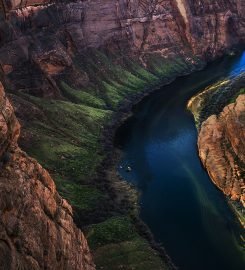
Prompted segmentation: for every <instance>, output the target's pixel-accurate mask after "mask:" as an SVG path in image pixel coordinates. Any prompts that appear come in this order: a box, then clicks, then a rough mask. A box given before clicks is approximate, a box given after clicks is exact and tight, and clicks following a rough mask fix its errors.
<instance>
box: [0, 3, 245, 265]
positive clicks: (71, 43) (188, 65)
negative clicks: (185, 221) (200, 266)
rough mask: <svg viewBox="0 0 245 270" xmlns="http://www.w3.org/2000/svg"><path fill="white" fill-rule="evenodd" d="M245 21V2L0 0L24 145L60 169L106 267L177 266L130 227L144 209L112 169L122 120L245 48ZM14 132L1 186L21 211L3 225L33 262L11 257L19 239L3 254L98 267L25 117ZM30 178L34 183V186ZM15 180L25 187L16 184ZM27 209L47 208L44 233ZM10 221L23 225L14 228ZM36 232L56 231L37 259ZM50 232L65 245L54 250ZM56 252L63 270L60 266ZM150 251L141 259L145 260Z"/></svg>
mask: <svg viewBox="0 0 245 270" xmlns="http://www.w3.org/2000/svg"><path fill="white" fill-rule="evenodd" d="M244 13H245V3H244V1H243V0H238V1H235V0H222V1H218V0H215V1H211V0H201V1H193V0H178V1H172V0H154V1H150V0H118V1H115V0H85V1H81V0H80V1H79V0H78V1H50V0H27V1H18V0H1V1H0V79H1V81H2V83H3V86H4V88H5V90H6V93H7V96H8V98H9V99H10V101H11V103H12V104H13V106H14V109H15V114H16V116H17V118H18V120H19V122H20V124H21V126H22V131H21V133H20V138H19V145H20V147H21V149H23V150H24V151H26V152H27V153H28V154H29V155H30V156H32V157H33V158H35V159H36V160H37V161H38V162H39V163H40V164H41V165H42V166H44V167H45V168H46V169H47V170H48V171H49V172H50V174H51V176H52V178H53V179H54V180H55V183H56V185H57V189H58V191H59V193H60V194H61V195H62V196H63V197H64V198H65V199H67V200H68V201H69V203H70V204H71V205H72V206H73V209H74V212H75V215H74V219H75V222H76V224H77V225H78V227H80V228H82V229H86V234H87V238H88V242H89V243H91V249H92V251H93V254H94V260H95V263H96V265H97V266H98V267H99V268H98V269H100V267H101V269H102V267H103V269H110V270H112V269H118V267H124V268H125V269H140V270H142V269H143V268H142V267H145V269H150V268H152V267H154V269H169V268H170V269H171V268H172V267H173V265H172V264H171V263H170V262H169V261H168V260H169V259H166V257H165V255H161V256H163V257H164V260H165V261H164V260H162V258H161V256H160V255H159V254H158V253H156V252H155V249H153V248H152V246H150V245H149V244H148V243H147V242H146V241H145V235H144V234H145V232H143V233H142V232H139V231H140V230H139V229H138V228H136V227H137V226H135V224H134V222H133V221H132V219H131V218H129V217H131V216H133V217H134V216H135V209H132V206H131V204H130V203H129V201H130V200H129V198H128V197H127V194H124V193H125V192H124V191H123V192H121V190H120V189H119V190H118V187H117V186H115V185H114V184H113V183H112V182H113V179H111V178H113V177H114V176H113V177H111V174H110V173H108V171H107V170H105V168H107V167H108V166H109V165H110V164H112V163H113V156H110V155H109V156H107V152H113V146H112V138H113V134H114V132H113V131H112V130H114V128H115V127H116V126H117V125H118V123H117V122H118V118H117V117H119V118H121V117H122V116H125V113H126V112H127V111H128V110H129V109H130V107H131V105H132V104H133V103H135V102H136V101H137V100H138V99H139V98H140V97H141V96H142V95H143V94H144V92H145V93H146V92H147V91H148V89H149V88H151V89H153V88H154V87H155V86H156V85H159V84H165V83H167V82H170V81H171V80H172V79H174V78H176V77H177V76H181V75H184V74H187V73H190V72H192V71H195V70H197V69H200V68H201V67H203V66H204V65H205V63H206V62H207V61H211V60H213V59H215V58H217V57H219V56H222V55H223V54H224V53H226V52H228V51H229V50H230V49H232V48H233V47H235V46H239V45H242V44H244V41H245V16H244V15H245V14H244ZM9 106H10V105H9ZM11 110H12V109H11ZM11 115H13V114H12V113H11ZM115 115H117V117H115ZM11 117H12V118H13V119H15V117H14V116H11ZM113 119H114V120H113ZM113 121H114V123H111V122H113ZM13 123H16V124H14V125H15V126H16V127H15V129H16V131H15V130H11V132H10V131H6V132H7V133H6V134H8V135H9V136H10V137H8V136H7V135H6V134H5V135H4V137H3V138H5V139H4V140H3V143H1V153H2V155H4V153H6V151H7V152H8V151H9V150H7V149H11V151H13V157H12V154H11V159H10V161H9V162H10V164H9V165H8V166H7V167H8V169H7V171H5V167H4V169H3V170H2V171H1V174H2V173H3V181H1V184H2V188H3V193H7V194H9V197H10V198H11V196H14V197H15V196H16V197H17V198H19V200H18V201H13V202H15V203H16V204H18V205H12V202H11V203H10V204H11V207H12V208H11V209H12V210H13V211H14V213H15V214H14V215H12V213H7V212H6V215H2V214H1V222H3V223H4V226H3V227H4V228H5V227H8V226H9V230H11V228H12V227H13V226H14V227H15V226H17V225H15V224H16V222H17V221H18V220H19V222H20V226H22V228H23V232H22V237H23V239H19V238H18V237H16V236H14V238H15V239H17V240H18V241H17V242H18V244H16V245H19V246H20V248H21V249H22V253H21V254H24V255H20V254H19V253H20V252H19V251H18V252H17V251H16V250H15V249H14V248H13V249H12V248H6V245H7V246H8V247H9V245H10V246H11V247H12V246H14V244H13V241H14V240H13V238H11V236H9V235H8V232H5V231H4V234H3V235H4V237H5V238H6V239H8V240H5V238H3V244H2V247H3V248H2V249H4V250H8V251H7V252H10V250H11V252H12V253H9V254H11V256H12V259H13V261H6V263H9V264H11V265H14V263H15V264H16V263H18V262H19V261H20V262H21V263H23V264H24V265H25V264H26V263H27V262H28V263H30V262H32V263H33V269H39V268H40V269H42V267H44V266H43V265H42V263H46V265H48V264H49V265H50V264H53V265H54V267H56V266H57V268H58V267H59V268H61V269H69V268H67V267H68V266H67V264H66V263H67V259H64V258H68V260H70V263H69V265H70V267H71V268H70V269H83V268H81V267H80V265H83V267H84V269H93V267H94V266H93V263H92V262H91V257H90V253H89V249H88V247H87V242H86V240H85V238H84V236H83V234H82V233H81V232H80V231H79V230H78V229H77V228H76V226H75V225H74V223H73V219H72V210H71V207H70V206H69V204H68V203H67V202H66V200H64V199H62V198H61V197H60V196H59V195H58V193H57V191H56V188H55V186H54V182H53V180H52V178H51V177H50V176H49V174H48V173H47V171H46V170H44V169H43V168H42V167H41V166H40V165H39V164H38V163H37V162H36V161H35V160H34V159H32V158H29V157H28V156H26V154H25V153H24V152H22V150H20V148H19V147H18V146H17V144H16V140H17V137H18V136H17V135H16V133H19V127H18V124H17V122H16V120H14V122H13ZM17 127H18V128H17ZM108 130H109V131H108ZM6 136H7V137H8V139H7V141H6ZM11 136H12V139H9V138H11ZM104 137H105V138H106V139H105V138H104ZM10 145H11V146H10ZM9 147H10V148H9ZM108 164H109V165H108ZM11 174H12V176H11ZM17 174H18V175H17ZM43 175H44V176H43ZM4 177H5V178H6V179H9V181H8V183H6V180H4V179H5V178H4ZM25 177H27V178H28V179H32V181H31V182H24V179H23V178H25ZM13 179H16V180H18V181H19V183H18V182H17V183H11V182H10V180H11V181H13ZM16 180H15V181H16ZM10 183H11V184H10ZM35 186H36V187H35ZM124 188H125V187H124ZM125 189H128V187H126V188H125ZM7 190H8V192H7ZM33 190H35V192H36V193H32V192H31V191H33ZM22 191H24V192H26V193H25V196H24V194H22ZM120 192H121V193H122V194H123V195H121V196H118V193H120ZM35 194H37V197H35ZM43 196H47V201H46V202H45V201H43ZM5 197H6V196H5ZM5 197H4V198H5ZM34 197H35V198H34ZM38 198H39V199H38ZM6 200H7V198H6ZM25 203H26V205H27V208H28V207H29V208H28V209H30V211H34V210H35V209H36V211H37V219H38V220H39V219H40V221H41V223H40V224H41V225H38V228H36V227H35V226H34V225H35V224H36V223H35V222H36V220H34V219H33V218H32V217H31V216H30V215H31V213H32V212H28V218H26V222H27V224H25V222H24V221H22V219H20V218H19V215H20V214H21V213H22V212H21V213H20V211H21V210H22V211H25V209H24V210H23V209H22V207H21V209H20V208H19V204H20V205H22V204H25ZM31 204H33V205H31ZM35 204H36V206H35ZM4 207H5V206H4ZM31 209H32V210H31ZM28 211H29V210H28ZM34 213H35V212H34ZM9 215H11V218H12V216H13V219H15V220H14V221H8V219H9V218H10V217H9ZM21 215H22V214H21ZM5 222H7V223H5ZM22 222H23V223H22ZM46 222H48V224H49V225H46ZM17 223H18V222H17ZM11 224H12V225H11ZM57 224H58V225H57ZM11 226H12V227H11ZM59 226H60V227H59ZM142 226H143V225H141V227H142ZM85 227H86V228H85ZM48 228H51V229H48ZM108 228H109V229H110V232H109V233H108V231H107V230H108ZM122 228H123V230H122ZM35 229H36V235H39V234H40V233H41V232H42V231H46V232H47V233H46V234H43V233H42V235H40V238H39V241H40V242H39V244H37V243H36V242H35V247H36V250H35V252H36V253H35V254H29V253H30V250H29V249H30V245H32V244H31V243H30V242H28V241H27V240H26V239H24V238H25V233H24V232H26V233H28V230H29V233H30V232H32V233H33V234H34V233H35ZM4 230H5V229H4ZM13 230H14V229H13ZM122 231H123V232H124V234H123V233H122ZM128 231H130V232H132V231H133V233H132V234H129V235H128V233H127V232H128ZM112 232H113V233H114V234H115V237H112V236H111V235H110V234H111V233H112ZM59 234H61V235H63V237H62V241H61V239H60V238H59V237H58V235H59ZM10 235H11V232H10ZM51 235H52V237H53V238H54V239H56V240H57V241H55V243H56V245H57V246H52V245H53V243H51V242H50V240H49V236H51ZM107 237H108V238H107ZM1 239H2V238H1ZM77 239H81V241H77ZM35 240H36V238H35ZM11 241H12V242H11ZM25 241H27V242H25ZM29 241H33V238H30V239H29ZM44 243H46V246H45V249H46V250H47V251H45V252H44V250H42V248H41V247H42V246H44ZM67 244H69V245H71V248H70V249H69V248H68V249H67V247H66V245H67ZM57 250H60V253H59V254H61V255H59V256H58V255H57V254H56V255H57V256H58V257H61V259H60V261H59V262H56V261H52V260H53V259H54V258H56V257H57V256H56V255H55V254H54V252H55V251H57ZM75 250H76V251H75ZM140 252H141V253H140ZM41 253H42V254H41ZM142 253H143V255H142V261H137V260H136V258H137V257H138V254H142ZM118 254H123V255H122V256H121V258H118ZM128 254H133V255H130V256H132V259H131V260H129V259H125V258H124V256H125V257H126V258H127V256H128ZM6 256H7V255H6ZM40 258H45V259H40ZM146 258H147V259H146ZM12 259H11V260H12ZM1 260H3V259H2V258H1ZM40 260H41V261H42V262H41V261H40ZM133 260H135V261H137V262H131V261H133ZM112 261H113V263H112ZM163 261H164V262H163ZM112 264H113V266H110V265H112ZM143 264H144V266H142V265H143ZM13 267H15V266H13ZM35 267H36V268H35ZM38 267H39V268H38ZM72 267H73V268H72ZM86 267H87V268H86ZM110 267H114V268H110ZM124 268H122V269H124ZM13 269H14V268H13Z"/></svg>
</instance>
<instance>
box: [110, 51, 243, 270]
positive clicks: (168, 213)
mask: <svg viewBox="0 0 245 270" xmlns="http://www.w3.org/2000/svg"><path fill="white" fill-rule="evenodd" d="M244 69H245V52H244V53H241V54H239V55H236V56H227V57H225V58H223V59H220V60H218V61H216V62H214V63H212V64H209V65H208V66H207V67H206V68H205V69H204V70H202V71H199V72H196V73H194V74H192V75H189V76H186V77H181V78H178V79H177V80H176V81H175V82H173V83H171V84H170V85H167V86H163V87H162V88H161V89H159V90H158V91H156V92H155V93H153V94H151V95H150V96H148V97H146V98H145V99H143V100H142V101H141V102H140V103H139V104H137V105H136V106H135V107H134V109H133V116H132V117H130V118H129V119H128V120H127V121H126V122H125V124H124V125H122V127H120V128H119V129H118V131H117V135H116V140H115V141H116V146H117V147H119V148H120V149H121V150H122V153H123V156H122V160H121V162H120V164H119V166H118V167H119V169H118V170H119V173H120V174H121V175H122V176H123V178H124V179H126V180H127V181H129V182H130V183H133V184H134V185H135V186H137V188H138V189H139V190H140V192H141V197H140V206H141V211H140V215H141V218H142V219H143V221H144V222H145V223H146V224H147V225H148V226H149V228H150V229H151V231H152V233H153V235H154V237H155V239H156V241H158V242H160V243H162V245H163V246H164V247H165V249H166V251H167V253H168V254H169V255H170V257H171V258H172V260H173V262H174V263H175V265H176V266H178V267H179V269H180V270H244V269H245V249H244V246H243V245H242V241H241V237H240V236H241V234H242V233H244V231H243V230H242V228H241V226H240V224H239V223H238V222H237V220H236V218H235V217H234V214H233V212H232V211H231V209H230V208H229V206H228V203H227V200H226V199H225V196H224V195H223V194H222V193H221V192H220V191H219V190H218V189H217V188H216V187H215V186H214V185H213V184H212V182H211V180H210V178H209V176H208V174H207V173H206V171H205V170H204V168H203V167H202V164H201V162H200V160H199V157H198V152H197V131H196V127H195V124H194V119H193V116H192V115H191V113H190V112H188V111H187V110H186V104H187V102H188V100H189V99H190V98H191V97H192V96H193V95H195V94H196V93H198V92H199V91H201V90H202V89H204V88H205V87H207V86H208V85H210V84H212V83H215V82H217V81H219V80H222V79H223V78H226V77H227V76H230V75H237V74H239V73H240V72H242V71H244ZM127 166H130V167H132V171H131V172H127V170H126V169H125V168H126V167H127ZM149 270H154V269H149Z"/></svg>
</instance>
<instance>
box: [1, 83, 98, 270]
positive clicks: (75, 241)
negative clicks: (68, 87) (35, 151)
mask: <svg viewBox="0 0 245 270" xmlns="http://www.w3.org/2000/svg"><path fill="white" fill-rule="evenodd" d="M0 104H1V113H0V167H1V170H0V268H1V269H4V270H16V269H30V270H32V269H35V270H37V269H50V270H51V269H52V270H54V269H57V270H58V269H64V270H69V269H71V270H72V269H74V270H75V269H77V270H82V269H84V270H93V269H95V267H94V264H93V262H92V258H91V254H90V251H89V248H88V245H87V241H86V239H85V237H84V235H83V233H82V232H81V231H80V230H79V229H78V228H77V227H76V226H75V224H74V222H73V217H72V208H71V206H70V205H69V204H68V202H67V201H66V200H64V199H62V198H61V197H60V196H59V194H58V193H57V191H56V187H55V184H54V181H53V180H52V179H51V177H50V175H49V174H48V172H47V171H46V170H45V169H43V168H42V167H41V165H39V164H38V163H37V161H36V160H34V159H32V158H30V157H28V156H27V155H26V154H25V153H24V152H22V151H21V150H20V149H19V147H18V145H17V139H18V136H19V132H20V125H19V123H18V121H17V119H16V117H15V115H14V112H13V108H12V106H11V105H10V103H9V101H8V99H7V98H6V96H5V93H4V90H3V86H2V84H1V83H0Z"/></svg>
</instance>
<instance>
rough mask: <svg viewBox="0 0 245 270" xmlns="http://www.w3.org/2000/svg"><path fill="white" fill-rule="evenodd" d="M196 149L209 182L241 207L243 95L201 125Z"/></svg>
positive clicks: (244, 140)
mask: <svg viewBox="0 0 245 270" xmlns="http://www.w3.org/2000/svg"><path fill="white" fill-rule="evenodd" d="M198 147H199V155H200V157H201V160H202V162H203V164H204V166H205V168H206V169H207V171H208V173H209V175H210V177H211V179H212V180H213V182H214V183H215V184H216V185H217V186H218V187H219V188H220V189H221V190H222V191H223V192H224V193H225V194H226V195H227V196H229V197H230V198H231V199H233V200H237V201H240V202H241V203H242V204H243V206H245V182H244V171H245V156H244V153H245V95H240V96H239V97H238V98H237V100H236V102H235V103H232V104H230V105H228V106H226V107H225V108H224V109H223V111H222V112H221V113H220V115H212V116H210V117H209V118H208V119H207V120H206V121H204V122H203V123H202V126H201V130H200V133H199V136H198Z"/></svg>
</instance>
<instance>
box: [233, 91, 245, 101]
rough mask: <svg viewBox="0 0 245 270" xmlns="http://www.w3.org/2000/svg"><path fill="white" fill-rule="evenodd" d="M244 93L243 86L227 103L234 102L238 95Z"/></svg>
mask: <svg viewBox="0 0 245 270" xmlns="http://www.w3.org/2000/svg"><path fill="white" fill-rule="evenodd" d="M244 94H245V88H242V89H240V91H239V92H238V93H236V94H235V95H234V96H233V97H232V99H231V100H230V101H229V103H234V102H235V101H236V99H237V97H238V96H239V95H244Z"/></svg>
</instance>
